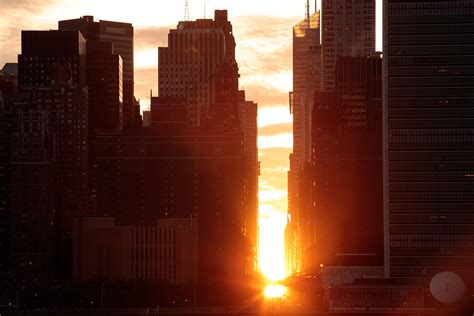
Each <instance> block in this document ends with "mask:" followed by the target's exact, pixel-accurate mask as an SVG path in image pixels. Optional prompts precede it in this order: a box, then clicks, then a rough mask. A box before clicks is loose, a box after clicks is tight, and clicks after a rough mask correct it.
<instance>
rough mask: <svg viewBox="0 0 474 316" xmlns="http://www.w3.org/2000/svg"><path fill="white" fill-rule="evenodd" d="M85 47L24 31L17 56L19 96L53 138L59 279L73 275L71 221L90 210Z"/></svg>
mask: <svg viewBox="0 0 474 316" xmlns="http://www.w3.org/2000/svg"><path fill="white" fill-rule="evenodd" d="M85 44H86V43H85V40H84V38H83V36H82V35H81V33H80V32H78V31H22V52H21V54H20V55H19V56H18V62H19V65H18V67H19V78H18V80H19V88H20V93H21V94H22V98H23V100H24V102H26V103H27V104H29V107H30V108H31V109H32V110H39V111H45V112H46V113H47V116H48V118H49V120H50V121H49V122H50V123H49V127H50V130H51V131H52V133H53V134H54V142H52V143H50V144H49V146H52V147H53V148H52V150H53V151H54V158H55V164H54V166H55V170H54V175H55V179H54V180H55V181H54V185H55V220H56V228H57V233H58V235H57V237H58V238H57V239H56V241H57V245H56V246H57V253H56V254H57V259H58V262H56V263H57V266H56V269H55V271H56V272H57V274H58V275H57V276H58V277H63V276H65V277H67V276H70V273H71V265H72V258H71V256H72V251H71V230H72V220H73V218H75V217H80V216H84V215H87V214H88V212H89V211H90V208H89V202H90V197H89V190H88V182H89V181H88V180H89V179H88V156H89V153H88V149H89V143H88V141H89V138H88V135H89V133H88V91H87V87H86V86H85V82H86V72H85V68H86V67H85V61H86V55H85V52H86V45H85ZM26 167H27V166H26ZM26 167H25V168H26ZM30 175H31V176H32V177H34V176H35V174H34V173H31V174H30ZM31 181H33V180H31Z"/></svg>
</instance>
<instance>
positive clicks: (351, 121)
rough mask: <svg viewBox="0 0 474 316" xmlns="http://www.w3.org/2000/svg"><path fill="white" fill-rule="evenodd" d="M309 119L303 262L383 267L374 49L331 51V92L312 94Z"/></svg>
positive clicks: (378, 74)
mask: <svg viewBox="0 0 474 316" xmlns="http://www.w3.org/2000/svg"><path fill="white" fill-rule="evenodd" d="M328 104H331V105H332V106H327V105H328ZM313 126H314V128H313V150H312V152H313V159H312V169H313V174H312V177H310V182H311V184H312V192H313V196H312V197H310V198H309V199H308V200H311V201H312V203H307V204H309V205H311V208H310V209H309V211H307V212H304V213H303V214H302V231H303V233H302V246H303V252H304V254H305V256H304V257H303V262H304V266H305V267H306V268H308V269H310V270H312V271H315V268H318V267H319V266H320V264H323V265H324V266H376V265H378V266H382V264H383V242H382V239H383V237H382V236H383V229H382V227H383V203H382V201H383V193H382V183H383V181H382V180H383V178H382V171H383V168H382V59H381V58H380V56H373V57H339V58H338V60H337V65H336V92H335V93H330V92H321V93H317V94H316V102H315V106H314V110H313Z"/></svg>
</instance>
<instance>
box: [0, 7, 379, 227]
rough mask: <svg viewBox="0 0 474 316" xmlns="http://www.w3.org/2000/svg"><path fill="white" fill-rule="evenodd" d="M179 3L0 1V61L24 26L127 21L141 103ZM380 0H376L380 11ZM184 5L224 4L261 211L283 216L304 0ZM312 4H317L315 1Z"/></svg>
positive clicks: (7, 58) (209, 13)
mask: <svg viewBox="0 0 474 316" xmlns="http://www.w3.org/2000/svg"><path fill="white" fill-rule="evenodd" d="M184 2H185V1H184V0H166V1H165V0H133V1H125V0H100V1H97V0H80V1H77V0H30V1H29V0H0V9H1V12H2V18H1V19H0V67H1V66H2V65H3V64H4V63H5V62H16V60H17V54H18V53H19V52H20V30H22V29H24V30H28V29H30V30H32V29H57V21H58V20H64V19H70V18H77V17H79V16H83V15H93V16H94V17H95V18H96V19H97V20H98V19H102V20H113V21H120V22H130V23H133V25H134V27H135V94H136V96H137V97H138V98H140V99H141V101H142V106H143V105H144V106H145V107H146V106H147V105H148V104H149V100H148V96H149V91H150V89H153V91H155V92H156V91H157V47H158V46H163V45H167V33H168V30H169V29H170V28H174V27H175V26H176V24H177V22H178V21H179V20H182V19H183V17H184ZM380 2H381V0H377V5H378V8H377V10H378V11H380ZM189 4H190V19H191V20H194V19H197V18H202V17H203V16H204V14H206V17H208V18H212V17H213V12H214V9H227V10H228V11H229V18H230V20H231V22H232V24H233V26H234V35H235V37H236V41H237V61H238V63H239V68H240V74H241V78H240V87H241V88H243V89H245V90H246V92H247V98H248V99H251V100H253V101H255V102H257V103H258V104H259V127H260V129H259V146H260V160H261V162H262V165H261V168H262V169H261V171H262V176H261V177H260V209H261V215H262V216H261V217H262V220H264V221H265V220H271V221H272V222H280V223H281V222H282V220H284V216H275V213H276V212H278V213H277V214H283V213H284V212H286V208H287V186H286V183H287V171H288V168H289V167H288V166H289V161H288V155H289V153H290V152H291V147H292V135H291V133H292V125H291V124H292V117H291V116H290V114H289V110H288V92H289V91H290V90H291V89H292V59H291V58H292V26H293V25H294V24H296V23H297V22H298V21H299V20H301V19H302V18H303V17H304V13H305V1H304V0H238V1H237V0H207V1H206V3H205V1H204V0H189ZM311 5H312V8H311V11H314V1H312V3H311ZM204 8H206V10H204ZM205 12H206V13H205ZM378 16H380V15H379V14H378ZM378 23H380V19H378ZM378 31H380V28H378ZM380 46H381V45H380V43H378V47H380ZM269 215H272V216H269Z"/></svg>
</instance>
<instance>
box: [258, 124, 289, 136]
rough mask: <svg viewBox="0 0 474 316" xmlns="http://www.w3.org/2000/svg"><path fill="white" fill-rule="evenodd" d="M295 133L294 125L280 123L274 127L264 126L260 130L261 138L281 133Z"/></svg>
mask: <svg viewBox="0 0 474 316" xmlns="http://www.w3.org/2000/svg"><path fill="white" fill-rule="evenodd" d="M292 131H293V124H291V123H280V124H274V125H268V126H264V127H261V128H259V129H258V135H260V136H272V135H276V134H281V133H291V132H292Z"/></svg>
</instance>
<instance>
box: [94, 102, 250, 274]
mask: <svg viewBox="0 0 474 316" xmlns="http://www.w3.org/2000/svg"><path fill="white" fill-rule="evenodd" d="M170 101H171V102H170ZM172 101H178V100H173V99H171V100H166V98H165V99H164V100H160V99H159V98H154V100H153V101H152V108H151V109H152V119H153V121H152V127H151V128H142V129H140V130H136V131H134V132H133V133H132V132H131V131H130V132H127V133H122V134H99V135H98V137H97V144H96V152H97V161H98V167H97V169H98V174H97V183H98V186H97V187H98V192H97V195H98V200H97V201H98V212H100V213H99V215H101V216H113V217H115V219H116V222H117V224H118V225H134V226H148V225H151V223H154V222H155V221H156V220H157V219H169V218H197V221H198V223H199V278H200V280H206V281H209V280H229V281H230V280H233V279H235V278H236V277H238V276H239V275H240V276H241V275H242V274H243V272H244V271H243V270H244V263H245V260H247V259H246V258H245V256H244V251H243V250H242V249H244V246H245V244H244V242H245V241H244V235H243V225H244V224H243V221H244V215H245V214H244V208H243V205H244V200H245V199H244V176H245V174H244V146H243V137H242V134H241V132H240V126H239V123H238V120H237V119H236V118H235V117H234V118H232V116H231V113H232V111H231V107H230V106H229V105H228V106H226V107H225V106H223V105H222V104H218V105H217V106H215V107H212V106H211V109H210V113H211V115H212V117H211V118H209V119H207V120H201V126H200V127H194V126H190V125H189V124H188V120H187V118H188V113H187V107H186V104H185V103H182V104H181V105H179V104H176V103H173V102H172ZM155 119H158V121H155ZM245 255H246V254H245Z"/></svg>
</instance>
